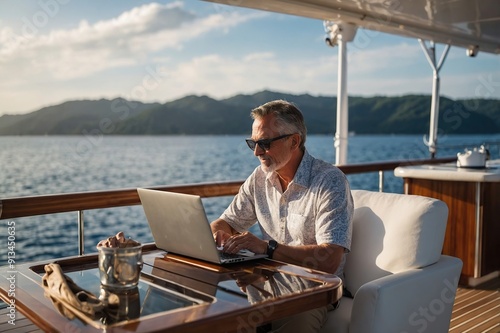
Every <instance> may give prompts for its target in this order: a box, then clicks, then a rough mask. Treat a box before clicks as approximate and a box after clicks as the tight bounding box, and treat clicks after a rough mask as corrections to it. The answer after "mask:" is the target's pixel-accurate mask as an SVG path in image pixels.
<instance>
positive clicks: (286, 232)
mask: <svg viewBox="0 0 500 333" xmlns="http://www.w3.org/2000/svg"><path fill="white" fill-rule="evenodd" d="M352 215H353V201H352V196H351V191H350V188H349V183H348V182H347V178H346V177H345V175H344V174H343V173H342V171H340V169H338V168H337V167H335V166H333V165H331V164H329V163H327V162H325V161H322V160H319V159H316V158H314V157H312V156H311V155H309V153H308V152H307V150H306V151H305V152H304V156H303V158H302V161H301V162H300V165H299V167H298V169H297V172H296V173H295V177H294V178H293V180H292V181H291V182H290V184H289V185H288V188H287V189H286V191H285V192H283V191H282V188H281V184H280V182H279V178H278V175H277V173H276V172H270V173H266V172H264V171H263V170H262V169H261V167H260V166H258V167H257V168H256V169H255V170H254V171H253V173H252V174H251V175H250V176H249V177H248V178H247V179H246V181H245V182H244V183H243V185H242V186H241V188H240V190H239V192H238V194H237V195H236V196H235V197H234V199H233V201H232V203H231V204H230V205H229V207H228V208H227V209H226V210H225V211H224V213H223V214H222V215H221V219H223V220H224V221H226V222H227V223H228V224H229V225H230V226H231V227H232V228H233V229H235V230H236V231H238V232H243V231H245V230H248V229H249V228H250V227H251V226H252V225H253V224H255V223H256V222H257V223H259V227H260V230H261V232H262V237H263V239H266V240H267V239H275V240H276V241H277V242H278V243H282V244H287V245H292V246H297V245H315V244H324V243H326V244H336V245H340V246H342V247H343V248H344V249H345V252H348V251H349V250H350V246H351V233H352V225H351V219H352ZM343 263H344V260H342V264H341V265H340V267H339V270H337V274H338V275H341V273H342V271H343Z"/></svg>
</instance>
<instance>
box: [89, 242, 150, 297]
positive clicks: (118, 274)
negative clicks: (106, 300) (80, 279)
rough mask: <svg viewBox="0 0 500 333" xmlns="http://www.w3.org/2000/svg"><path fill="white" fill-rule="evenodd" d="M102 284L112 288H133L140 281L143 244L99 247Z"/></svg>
mask: <svg viewBox="0 0 500 333" xmlns="http://www.w3.org/2000/svg"><path fill="white" fill-rule="evenodd" d="M97 250H98V252H99V275H100V278H101V285H103V286H105V287H108V288H111V289H122V290H123V289H131V288H134V287H136V286H137V284H138V283H139V277H140V275H141V270H142V245H138V246H133V247H123V248H119V247H104V246H99V247H97Z"/></svg>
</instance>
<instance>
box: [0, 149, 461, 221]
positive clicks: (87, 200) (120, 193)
mask: <svg viewBox="0 0 500 333" xmlns="http://www.w3.org/2000/svg"><path fill="white" fill-rule="evenodd" d="M453 161H456V157H449V158H440V159H425V160H407V161H385V162H375V163H361V164H348V165H341V166H339V168H340V169H341V170H342V171H343V172H344V173H345V174H356V173H366V172H377V171H381V170H392V169H394V168H396V167H398V166H405V165H421V164H437V163H447V162H453ZM243 181H244V180H236V181H228V182H217V183H200V184H187V185H171V186H155V187H148V188H150V189H154V190H160V191H171V192H179V193H186V194H196V195H199V196H201V197H217V196H229V195H235V194H236V193H238V190H239V188H240V186H241V184H242V183H243ZM138 204H140V199H139V196H138V194H137V189H136V188H129V189H117V190H108V191H93V192H81V193H63V194H50V195H37V196H27V197H17V198H7V199H2V200H0V219H11V218H17V217H25V216H34V215H45V214H54V213H65V212H74V211H84V210H90V209H100V208H111V207H123V206H133V205H138Z"/></svg>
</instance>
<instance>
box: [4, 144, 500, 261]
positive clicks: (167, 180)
mask: <svg viewBox="0 0 500 333" xmlns="http://www.w3.org/2000/svg"><path fill="white" fill-rule="evenodd" d="M244 138H245V136H158V137H148V136H139V137H133V136H127V137H115V136H113V137H101V138H85V137H0V167H1V172H0V195H1V197H2V198H9V197H16V196H30V195H42V194H54V193H68V192H83V191H94V190H109V189H117V188H134V187H143V186H144V187H147V186H156V185H172V184H188V183H199V182H215V181H229V180H240V179H245V178H246V177H247V176H248V175H249V174H250V173H251V172H252V171H253V169H254V168H255V167H256V166H257V165H258V160H257V159H256V158H255V157H254V156H253V154H252V152H251V151H250V150H249V149H248V147H247V146H246V144H245V142H244ZM485 141H500V136H499V135H497V136H491V135H490V136H450V137H443V138H441V141H440V144H443V145H447V146H453V148H450V149H448V150H447V151H445V150H440V151H439V152H438V157H440V156H452V155H456V153H457V152H460V151H462V150H463V148H457V147H456V146H457V145H459V146H460V145H468V147H469V148H472V147H473V146H474V145H476V146H477V145H479V144H481V143H482V142H485ZM306 146H307V147H308V150H309V152H310V153H311V155H313V156H315V157H318V158H321V159H324V160H325V161H327V162H330V163H334V161H335V151H334V146H333V139H332V137H330V136H319V135H311V136H309V137H308V138H307V144H306ZM491 153H492V158H499V154H498V147H495V148H494V149H493V148H492V149H491ZM428 157H429V153H428V151H427V149H426V147H425V146H424V145H423V143H422V137H421V136H390V135H386V136H353V137H350V138H349V162H350V163H360V162H367V161H375V160H395V159H416V158H428ZM348 179H349V182H350V184H351V188H353V189H368V190H378V173H371V174H361V175H350V176H348ZM402 186H403V185H402V180H401V179H399V178H396V177H394V176H393V174H392V173H391V172H385V190H386V191H387V192H396V193H401V192H402ZM231 199H232V198H231V197H223V198H206V199H203V202H204V205H205V209H206V212H207V215H208V219H209V220H210V221H211V220H214V219H215V218H217V217H218V216H219V215H220V214H221V213H222V211H223V210H224V209H225V207H227V205H228V204H229V203H230V201H231ZM84 214H85V215H84V218H85V251H86V253H90V252H95V245H96V244H97V242H98V241H99V240H101V239H103V238H106V237H108V236H111V235H113V234H115V233H116V232H118V231H119V230H124V231H125V232H126V234H127V235H129V236H131V237H133V238H135V239H137V240H139V241H141V242H151V241H152V236H151V233H150V230H149V227H148V225H147V221H146V219H145V216H144V213H143V211H142V208H141V207H140V206H132V207H121V208H113V209H99V210H93V211H86V212H85V213H84ZM7 222H9V221H7V220H1V221H0V235H6V234H7V232H6V230H7ZM14 222H15V224H16V259H17V260H16V262H17V263H19V262H24V261H31V260H41V259H51V258H56V257H61V256H69V255H76V254H77V251H78V234H77V212H73V213H63V214H53V215H47V216H35V217H28V218H18V219H15V220H14ZM2 243H3V242H2ZM6 256H7V254H6V249H5V248H2V249H0V263H2V264H1V265H3V263H6Z"/></svg>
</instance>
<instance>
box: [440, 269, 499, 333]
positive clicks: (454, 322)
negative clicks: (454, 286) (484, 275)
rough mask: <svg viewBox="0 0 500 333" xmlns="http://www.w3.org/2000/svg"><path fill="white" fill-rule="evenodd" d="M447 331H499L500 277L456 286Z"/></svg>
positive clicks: (454, 332)
mask: <svg viewBox="0 0 500 333" xmlns="http://www.w3.org/2000/svg"><path fill="white" fill-rule="evenodd" d="M449 332H452V333H486V332H488V333H500V278H495V279H493V280H490V281H488V282H485V283H483V284H481V285H479V286H476V287H474V288H465V287H459V288H458V290H457V295H456V297H455V304H454V305H453V313H452V315H451V323H450V331H449Z"/></svg>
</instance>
